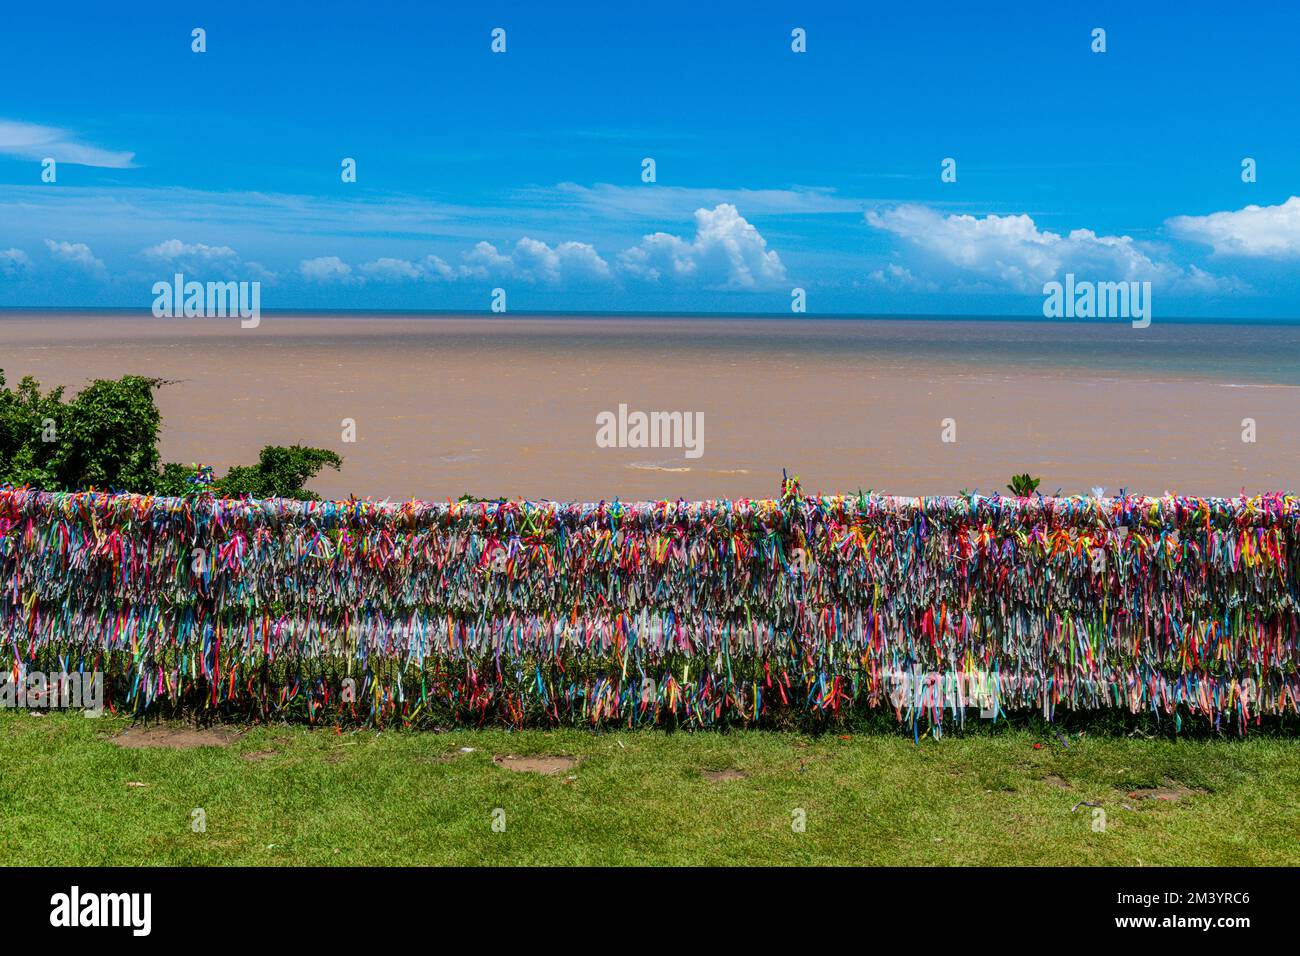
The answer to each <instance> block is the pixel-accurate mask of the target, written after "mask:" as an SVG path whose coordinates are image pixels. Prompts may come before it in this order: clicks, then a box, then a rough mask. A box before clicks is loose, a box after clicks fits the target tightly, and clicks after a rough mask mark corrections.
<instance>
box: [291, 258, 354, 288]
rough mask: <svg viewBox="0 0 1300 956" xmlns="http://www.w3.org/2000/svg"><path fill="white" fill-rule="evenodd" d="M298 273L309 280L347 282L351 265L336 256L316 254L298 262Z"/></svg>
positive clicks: (350, 274)
mask: <svg viewBox="0 0 1300 956" xmlns="http://www.w3.org/2000/svg"><path fill="white" fill-rule="evenodd" d="M298 272H299V274H300V275H301V276H302V277H303V278H304V279H306V280H308V281H309V282H347V281H348V280H349V279H350V278H351V277H352V267H351V266H350V265H348V264H347V263H346V262H344V261H343V260H342V259H340V258H339V257H338V256H317V257H316V258H315V259H304V260H302V262H300V263H298Z"/></svg>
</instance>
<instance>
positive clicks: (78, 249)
mask: <svg viewBox="0 0 1300 956" xmlns="http://www.w3.org/2000/svg"><path fill="white" fill-rule="evenodd" d="M45 247H46V248H47V249H49V250H50V255H52V256H54V258H55V259H57V260H59V261H60V262H67V263H71V264H72V265H76V266H80V267H81V268H83V269H85V270H86V271H88V272H96V273H102V272H104V263H102V262H100V261H99V260H98V259H97V258H95V254H94V253H93V252H91V251H90V246H88V245H86V244H85V243H84V242H55V241H54V240H53V239H46V240H45Z"/></svg>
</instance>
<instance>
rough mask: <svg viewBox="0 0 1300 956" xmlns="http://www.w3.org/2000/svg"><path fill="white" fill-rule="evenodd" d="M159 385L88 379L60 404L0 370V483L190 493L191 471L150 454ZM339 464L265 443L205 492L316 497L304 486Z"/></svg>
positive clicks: (154, 450)
mask: <svg viewBox="0 0 1300 956" xmlns="http://www.w3.org/2000/svg"><path fill="white" fill-rule="evenodd" d="M166 384H167V382H166V381H164V380H163V379H158V378H147V377H145V376H141V375H126V376H123V377H122V378H120V379H96V380H95V381H93V382H91V383H90V385H88V386H87V387H86V388H85V389H83V390H82V391H81V392H79V393H78V394H77V396H76V397H75V398H74V399H72V400H71V401H66V400H65V399H64V390H63V388H62V387H61V386H60V387H58V388H55V389H52V390H51V391H49V392H48V393H46V394H42V393H41V386H40V383H39V382H37V381H36V380H35V379H34V378H32V377H31V376H27V377H24V378H23V380H22V381H21V382H19V383H18V387H17V388H14V389H10V388H9V387H8V386H7V385H6V384H5V377H4V372H3V371H2V370H0V484H10V485H31V486H33V487H36V488H43V489H46V490H49V491H72V490H77V489H87V488H99V489H103V490H108V491H134V492H137V493H140V494H158V495H185V494H189V493H191V492H193V491H195V490H197V486H196V485H195V484H194V482H193V476H194V474H195V468H194V467H193V466H186V465H182V464H178V463H176V462H167V463H166V464H164V463H162V461H161V458H160V455H159V453H158V438H159V433H160V431H161V428H162V417H161V416H160V415H159V413H158V406H157V405H155V404H154V394H153V393H154V390H155V389H156V388H159V387H161V386H163V385H166ZM342 464H343V459H342V458H340V457H339V456H338V455H337V454H335V453H334V452H332V451H328V450H326V449H323V448H309V447H306V446H303V445H293V446H290V447H288V448H286V447H283V446H280V445H268V446H266V447H265V448H263V449H262V452H261V454H260V455H259V456H258V462H257V464H255V465H236V466H235V467H233V468H231V469H230V472H229V473H228V474H227V475H226V476H225V477H224V478H220V479H217V480H216V481H215V482H214V483H213V484H212V485H210V486H209V487H208V490H210V491H212V493H213V494H219V495H224V496H228V497H238V496H240V495H245V494H247V495H253V496H255V497H258V498H269V497H281V498H298V499H303V500H316V499H317V498H318V497H319V496H318V495H316V494H315V493H314V492H311V491H308V490H307V489H306V487H305V485H306V484H307V482H308V481H310V480H311V479H312V478H314V477H315V476H316V475H317V474H319V473H320V470H321V469H322V468H324V467H326V466H328V467H330V468H334V469H335V470H337V469H338V468H339V467H340V466H341V465H342Z"/></svg>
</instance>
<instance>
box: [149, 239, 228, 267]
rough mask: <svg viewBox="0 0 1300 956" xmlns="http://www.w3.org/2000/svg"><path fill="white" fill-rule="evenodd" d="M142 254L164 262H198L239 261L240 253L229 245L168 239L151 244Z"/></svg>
mask: <svg viewBox="0 0 1300 956" xmlns="http://www.w3.org/2000/svg"><path fill="white" fill-rule="evenodd" d="M141 254H142V255H144V256H145V257H146V258H149V259H158V260H161V261H163V262H175V261H176V260H178V259H188V260H191V261H197V262H237V261H238V260H239V255H238V253H236V252H235V250H234V249H231V248H230V247H229V246H207V245H204V244H203V243H201V242H195V243H188V242H181V241H180V240H179V239H167V240H166V241H164V242H160V243H158V245H156V246H150V247H149V248H148V249H145V250H144V252H143V253H141Z"/></svg>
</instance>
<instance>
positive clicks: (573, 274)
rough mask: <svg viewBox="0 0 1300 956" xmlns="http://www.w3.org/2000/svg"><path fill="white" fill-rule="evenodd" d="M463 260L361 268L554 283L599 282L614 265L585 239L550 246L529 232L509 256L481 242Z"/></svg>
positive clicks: (374, 273)
mask: <svg viewBox="0 0 1300 956" xmlns="http://www.w3.org/2000/svg"><path fill="white" fill-rule="evenodd" d="M461 259H462V264H461V265H459V266H452V265H449V264H448V263H447V262H445V261H444V260H443V259H441V258H440V257H438V256H434V255H429V256H425V257H424V258H423V259H420V260H418V261H414V262H413V261H411V260H409V259H389V258H383V259H376V260H375V261H374V262H367V263H365V264H364V265H363V266H361V272H362V274H363V275H364V276H366V277H368V278H373V279H378V280H385V281H401V280H418V279H424V280H429V281H444V282H449V281H453V280H456V279H484V280H487V279H493V280H505V279H517V280H519V281H522V282H529V283H540V284H543V285H549V286H560V285H566V284H569V283H581V282H599V281H605V280H608V279H610V278H611V277H612V273H611V271H610V268H609V263H607V262H606V261H605V260H604V259H602V258H601V257H600V254H599V253H597V252H596V250H595V248H594V247H592V246H590V245H588V244H587V243H585V242H562V243H560V244H559V245H557V246H555V247H551V246H549V245H547V244H546V243H545V242H541V241H540V240H537V239H530V238H528V237H527V236H525V237H524V238H522V239H520V240H519V241H518V242H517V243H515V248H514V251H513V252H512V253H511V254H510V255H505V254H503V253H501V252H499V251H498V250H497V247H496V246H494V245H492V243H490V242H479V243H477V244H475V246H474V248H473V249H471V250H470V251H469V252H467V253H465V254H464V255H462V256H461Z"/></svg>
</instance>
